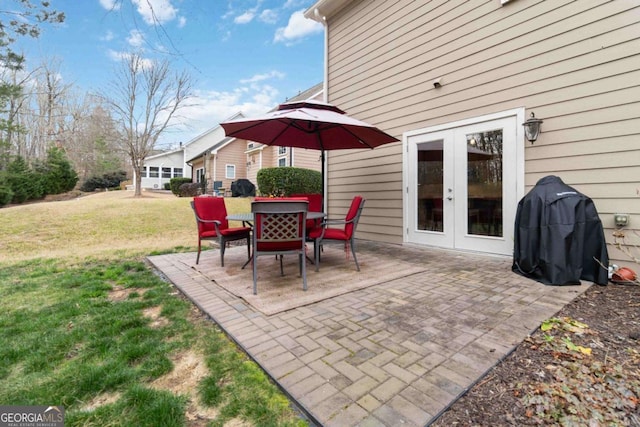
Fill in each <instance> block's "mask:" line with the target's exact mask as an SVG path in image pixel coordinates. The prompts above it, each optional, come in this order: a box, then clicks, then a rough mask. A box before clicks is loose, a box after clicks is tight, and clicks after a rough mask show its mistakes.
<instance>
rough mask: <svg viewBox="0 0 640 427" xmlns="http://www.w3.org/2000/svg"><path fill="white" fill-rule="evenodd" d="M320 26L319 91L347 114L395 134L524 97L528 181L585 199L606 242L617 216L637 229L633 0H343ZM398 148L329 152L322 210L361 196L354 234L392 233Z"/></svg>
mask: <svg viewBox="0 0 640 427" xmlns="http://www.w3.org/2000/svg"><path fill="white" fill-rule="evenodd" d="M328 24H329V69H328V73H329V79H328V100H329V101H330V102H332V103H335V104H337V105H339V106H340V107H341V108H342V109H344V110H345V111H347V113H348V114H350V115H352V116H354V117H356V118H358V119H361V120H364V121H367V122H369V123H372V124H374V125H376V126H378V127H380V128H381V129H383V130H385V131H386V132H388V133H390V134H392V135H394V136H396V137H398V138H401V137H402V134H403V133H404V132H408V131H412V130H416V129H421V128H425V127H429V126H435V125H440V124H445V123H449V122H454V121H457V120H464V119H469V118H473V117H477V116H481V115H484V114H491V113H495V112H500V111H505V110H509V109H513V108H520V107H525V108H526V115H527V116H528V115H529V113H530V112H531V111H533V112H535V114H536V117H539V118H541V119H543V120H544V123H543V125H542V134H541V136H540V138H539V139H538V141H536V143H535V144H533V145H531V144H530V143H528V142H526V141H521V142H518V143H522V144H526V145H525V183H524V184H525V191H528V190H529V189H530V188H531V187H532V186H533V185H534V184H535V182H536V181H537V180H538V179H540V178H542V177H543V176H546V175H551V174H553V175H558V176H560V177H561V178H562V179H563V180H564V181H565V182H566V183H567V184H569V185H572V186H574V187H576V188H577V189H578V190H579V191H582V192H584V193H585V194H587V195H588V196H590V197H592V198H593V199H594V201H595V203H596V206H597V208H598V210H599V213H600V215H601V218H602V220H603V223H604V224H605V227H606V230H605V233H606V234H607V238H608V240H609V241H610V240H611V234H612V227H613V219H612V217H613V213H615V212H624V213H629V214H631V225H632V226H634V224H635V226H636V228H640V226H639V225H638V224H640V195H638V187H640V183H639V181H640V179H638V177H639V176H640V174H639V172H640V142H639V141H640V2H638V1H635V0H615V1H606V0H581V1H568V0H554V1H535V0H517V1H512V2H509V3H508V4H506V5H505V6H501V5H500V1H498V0H494V1H484V0H471V1H445V0H440V1H436V0H434V1H420V2H415V1H410V0H399V1H395V2H376V1H352V2H349V3H348V4H347V6H346V7H345V8H344V9H343V10H341V11H340V12H339V14H338V15H336V16H330V17H328ZM438 77H442V87H441V88H439V89H434V87H433V84H432V82H433V80H434V79H436V78H438ZM401 150H402V145H401V144H400V143H396V144H392V145H389V146H384V147H380V148H377V149H375V150H372V151H357V152H347V151H342V152H330V153H328V158H329V162H328V176H329V183H330V185H329V189H328V191H329V213H330V215H331V216H333V213H334V212H335V213H336V215H338V216H339V215H341V214H344V212H346V209H347V206H348V203H349V201H350V199H351V197H352V196H353V195H355V194H362V195H363V196H364V197H365V198H367V205H366V206H367V207H368V208H365V210H364V212H363V217H362V220H361V225H360V226H359V231H360V232H361V233H362V234H360V233H359V235H360V236H361V237H363V238H365V239H375V240H383V241H389V242H396V243H399V242H401V241H402V236H403V230H402V221H401V219H402V191H403V189H402V188H401V187H402V173H401V172H402V151H401ZM374 207H375V209H374ZM611 252H612V253H611V255H612V258H614V260H615V259H616V258H618V257H619V258H621V259H622V260H624V258H623V257H622V255H621V254H619V253H616V251H615V250H613V248H612V250H611Z"/></svg>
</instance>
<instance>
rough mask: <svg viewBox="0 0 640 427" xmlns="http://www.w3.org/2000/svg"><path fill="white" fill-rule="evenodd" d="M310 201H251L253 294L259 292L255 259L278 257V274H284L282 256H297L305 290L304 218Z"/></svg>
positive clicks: (256, 261)
mask: <svg viewBox="0 0 640 427" xmlns="http://www.w3.org/2000/svg"><path fill="white" fill-rule="evenodd" d="M308 209H309V202H307V201H306V200H264V201H253V202H252V203H251V212H253V215H254V224H253V294H254V295H256V294H257V293H258V285H257V283H258V258H259V257H260V256H262V255H276V257H277V256H280V274H281V275H283V276H284V270H283V266H282V257H283V255H288V254H296V255H298V257H299V259H300V260H299V263H300V275H301V276H302V289H303V290H305V291H306V290H307V268H306V264H307V263H306V262H304V256H305V242H306V237H305V236H306V234H305V232H306V220H307V211H308Z"/></svg>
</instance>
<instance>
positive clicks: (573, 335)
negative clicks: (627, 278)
mask: <svg viewBox="0 0 640 427" xmlns="http://www.w3.org/2000/svg"><path fill="white" fill-rule="evenodd" d="M542 329H545V330H544V331H543V330H542ZM639 340H640V285H639V284H638V283H635V284H609V285H607V286H597V285H593V286H592V287H591V288H590V289H588V290H587V291H586V292H585V293H584V294H583V295H581V296H580V297H578V298H576V300H574V301H573V302H572V303H570V304H569V305H567V306H566V307H565V308H563V309H562V310H561V311H560V312H559V313H558V314H557V316H556V318H555V319H554V320H553V321H551V322H547V323H545V324H543V327H542V328H540V329H538V330H537V331H536V332H535V333H534V334H533V335H532V336H531V337H530V338H529V339H527V340H526V341H524V342H523V343H522V344H521V345H520V346H518V347H517V348H516V350H515V351H514V352H513V353H511V354H510V355H509V356H507V357H506V358H505V359H504V360H503V361H502V362H501V363H500V364H499V365H498V366H496V367H495V368H494V369H493V370H491V371H490V372H489V373H488V374H487V375H486V376H485V377H484V378H483V379H481V380H480V381H479V382H478V383H477V384H476V385H475V386H474V387H473V388H471V389H470V390H469V392H468V393H467V394H466V395H464V396H463V397H462V398H461V399H459V400H458V401H457V402H456V403H454V404H453V405H452V406H451V407H450V408H449V410H448V411H446V412H445V413H443V414H442V416H441V417H440V418H438V420H436V422H435V423H433V425H435V426H442V427H444V426H447V427H450V426H492V427H495V426H516V425H517V426H521V425H563V426H604V425H615V426H636V427H637V426H640V341H639Z"/></svg>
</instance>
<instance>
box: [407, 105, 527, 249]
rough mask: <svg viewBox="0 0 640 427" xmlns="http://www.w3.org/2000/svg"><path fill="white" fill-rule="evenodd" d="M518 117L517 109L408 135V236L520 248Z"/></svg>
mask: <svg viewBox="0 0 640 427" xmlns="http://www.w3.org/2000/svg"><path fill="white" fill-rule="evenodd" d="M517 123H518V115H516V114H512V115H506V116H505V117H496V118H491V117H489V118H485V119H484V120H478V121H468V122H465V123H462V122H461V123H458V124H457V125H456V126H453V127H446V128H443V129H432V130H430V129H426V130H425V131H424V132H414V133H412V134H411V135H409V136H407V137H406V145H407V147H406V148H407V149H406V153H407V155H406V159H405V164H406V169H405V171H406V174H407V175H406V177H405V178H406V183H407V197H406V203H405V206H406V210H405V212H406V222H407V236H406V240H407V241H408V242H412V243H418V244H427V245H433V246H440V247H445V248H451V249H461V250H471V251H480V252H488V253H495V254H504V255H510V254H511V253H512V250H513V222H514V218H515V210H516V207H517V202H518V196H519V193H520V192H519V191H518V188H517V187H518V182H519V181H520V180H519V179H518V174H517V168H518V166H517V165H518V161H516V160H517V157H518V153H517V145H518V144H517V143H516V142H517V140H519V138H518V130H519V127H518V126H517ZM520 127H521V126H520Z"/></svg>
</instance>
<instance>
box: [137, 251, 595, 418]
mask: <svg viewBox="0 0 640 427" xmlns="http://www.w3.org/2000/svg"><path fill="white" fill-rule="evenodd" d="M358 252H370V253H375V254H378V256H379V259H380V262H385V263H388V264H389V268H394V260H403V261H410V262H414V263H421V264H422V265H424V266H425V267H427V271H426V272H424V273H418V274H415V275H412V276H408V277H406V278H403V279H399V280H394V281H390V282H388V283H384V284H380V285H374V286H371V287H368V288H366V289H363V290H358V291H355V292H351V293H348V294H345V295H341V296H338V297H334V298H331V299H327V300H324V301H321V302H318V303H315V304H312V305H309V306H305V307H300V308H297V309H294V310H290V311H286V312H283V313H280V314H276V315H272V316H265V315H264V314H262V313H260V312H258V311H255V310H253V309H252V308H251V307H250V306H249V305H247V304H246V303H244V301H243V300H242V299H240V298H237V297H235V296H233V295H231V294H230V293H228V292H227V291H225V290H224V289H222V288H220V287H218V286H217V285H215V284H214V283H212V282H211V281H210V280H208V279H207V278H206V277H204V276H203V275H201V274H200V273H198V271H196V270H194V269H192V268H190V267H189V266H188V265H186V264H185V263H184V262H179V261H180V259H185V257H187V258H188V259H189V260H191V258H192V257H195V254H191V253H190V254H171V255H161V256H152V257H149V260H150V261H151V262H152V263H153V264H154V265H155V267H156V268H157V269H158V270H160V271H161V272H162V274H163V275H164V276H165V277H166V278H167V279H168V280H170V281H171V282H172V283H173V284H174V285H175V286H176V287H178V288H179V289H180V290H181V291H182V292H183V293H184V294H185V295H186V296H187V297H188V298H190V299H191V300H192V301H193V302H194V303H195V304H196V305H197V306H198V307H199V308H200V309H202V310H203V311H204V312H206V313H207V314H208V315H209V316H210V317H211V318H212V319H213V320H214V321H215V322H216V323H217V324H218V325H219V326H220V327H221V328H222V329H223V330H225V331H226V332H227V333H228V334H229V336H230V337H231V338H232V339H233V340H235V341H236V343H237V344H238V345H239V346H240V347H242V348H243V349H244V350H245V351H246V352H247V353H248V354H249V356H250V357H251V358H253V359H254V360H255V361H256V362H257V363H258V364H259V365H260V366H261V367H262V368H263V369H264V370H265V371H266V372H267V373H268V374H269V375H270V376H271V377H272V378H273V380H274V381H276V382H277V383H278V384H279V386H280V387H281V388H282V389H283V390H284V391H285V393H287V394H288V395H289V396H290V397H291V399H292V400H293V401H294V402H295V403H296V404H297V405H298V406H299V408H300V409H301V410H302V411H303V412H304V413H305V414H306V416H307V417H308V418H309V420H310V422H311V423H312V424H316V425H322V426H328V427H330V426H339V427H347V426H398V425H403V426H425V425H428V424H429V423H430V422H432V421H433V420H435V418H436V417H437V416H438V415H439V414H440V413H441V412H442V411H444V410H445V409H446V408H447V407H448V405H450V404H451V403H452V402H453V401H455V399H456V398H457V397H458V396H460V395H461V394H462V393H464V392H465V391H466V390H467V389H468V388H469V387H471V386H472V385H473V384H474V383H475V382H476V381H478V380H479V379H480V378H481V377H482V376H483V375H484V373H485V372H486V371H487V370H488V369H490V368H491V367H492V366H494V365H495V364H496V363H498V362H499V361H500V359H502V358H503V357H504V356H505V355H507V354H508V353H509V352H511V351H512V350H513V349H514V348H515V346H516V345H517V344H519V343H520V342H521V341H522V340H523V339H525V338H526V336H527V335H528V334H529V333H531V332H532V331H533V330H534V329H536V328H537V327H538V326H539V325H540V323H541V322H542V321H543V320H545V319H546V318H548V317H551V316H553V315H554V314H555V313H556V312H557V311H558V310H560V309H561V308H562V307H563V306H564V305H565V304H567V303H568V302H569V301H571V300H572V299H573V298H575V297H576V296H578V295H579V294H580V293H582V292H584V291H585V290H586V289H587V288H588V286H589V284H583V285H581V286H564V287H555V286H545V285H543V284H540V283H538V282H535V281H532V280H528V279H526V278H523V277H521V276H519V275H516V274H514V273H512V272H511V268H510V267H511V259H510V258H504V257H490V256H481V255H475V254H467V253H458V252H452V251H445V250H435V249H428V248H416V247H407V246H399V245H391V244H382V243H375V242H367V241H361V242H359V245H358ZM202 262H219V258H218V257H217V255H216V256H215V257H212V256H211V253H207V252H205V253H204V254H203V256H202V257H201V263H202ZM355 274H358V273H357V272H356V271H355V268H354V275H355Z"/></svg>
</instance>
